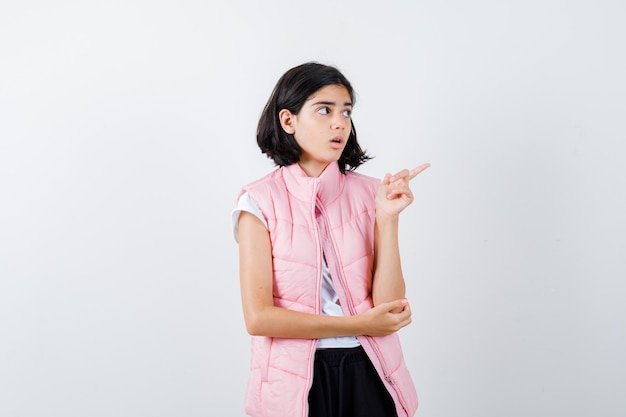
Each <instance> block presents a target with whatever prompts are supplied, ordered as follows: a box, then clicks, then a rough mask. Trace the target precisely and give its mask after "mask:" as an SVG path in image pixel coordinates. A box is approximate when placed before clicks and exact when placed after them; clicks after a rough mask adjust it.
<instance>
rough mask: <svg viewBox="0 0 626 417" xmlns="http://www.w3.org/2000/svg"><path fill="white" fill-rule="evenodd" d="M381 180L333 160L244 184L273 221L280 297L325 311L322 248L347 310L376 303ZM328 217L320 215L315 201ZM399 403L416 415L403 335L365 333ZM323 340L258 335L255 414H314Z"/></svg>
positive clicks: (252, 389) (288, 304)
mask: <svg viewBox="0 0 626 417" xmlns="http://www.w3.org/2000/svg"><path fill="white" fill-rule="evenodd" d="M378 183H379V181H378V180H376V179H374V178H370V177H367V176H364V175H361V174H357V173H354V172H346V174H345V175H344V174H341V172H340V171H339V167H338V165H337V163H332V164H330V165H329V166H328V167H327V168H326V169H325V170H324V172H323V173H322V174H321V175H320V176H319V177H317V178H314V177H308V176H307V175H306V174H305V173H304V171H302V169H301V168H300V166H299V165H298V164H293V165H290V166H288V167H283V168H279V169H277V170H275V171H274V172H272V173H270V174H269V175H267V176H265V177H263V178H261V179H260V180H258V181H255V182H253V183H251V184H249V185H247V186H246V187H244V188H243V190H242V193H243V192H244V191H248V193H249V194H250V196H251V197H252V199H253V200H254V201H255V202H256V203H257V204H258V205H259V207H260V208H261V211H262V212H263V215H264V216H265V219H266V220H267V224H268V228H269V232H270V239H271V243H272V256H273V266H274V303H275V305H277V306H280V307H283V308H288V309H291V310H296V311H302V312H306V313H311V314H319V313H320V284H321V276H322V269H321V265H322V248H324V249H325V254H326V261H327V263H328V266H329V268H330V271H331V274H332V277H333V282H334V285H335V288H336V290H337V293H338V295H339V300H340V302H341V306H342V309H343V311H344V314H345V315H355V314H359V313H362V312H364V311H366V310H368V309H370V308H372V306H373V304H372V298H371V282H372V265H373V257H374V219H375V193H376V188H377V186H378ZM316 202H317V206H318V207H319V209H320V211H321V216H322V218H323V220H324V221H323V222H322V225H323V227H320V226H319V225H318V222H317V221H316V215H315V206H316ZM358 339H359V342H360V343H361V345H362V346H363V348H364V350H365V352H366V353H367V355H368V356H369V358H370V360H371V361H372V363H373V364H374V367H375V368H376V370H377V371H378V373H379V375H380V377H381V379H382V380H383V381H384V383H385V386H386V387H387V389H388V391H389V393H390V394H391V396H392V398H393V399H394V402H395V404H396V409H397V412H398V416H399V417H411V416H413V415H414V413H415V411H416V409H417V394H416V392H415V388H414V386H413V382H412V380H411V377H410V375H409V371H408V369H407V367H406V365H405V363H404V358H403V355H402V349H401V347H400V341H399V338H398V335H397V334H392V335H390V336H385V337H370V336H360V337H358ZM315 348H316V341H315V340H310V339H281V338H272V337H263V336H253V337H252V348H251V355H252V356H251V365H250V377H249V380H248V387H247V392H246V412H247V413H248V414H249V415H251V416H253V417H307V415H308V392H309V388H310V386H311V382H312V372H313V357H314V353H315Z"/></svg>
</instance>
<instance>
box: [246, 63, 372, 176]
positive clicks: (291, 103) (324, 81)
mask: <svg viewBox="0 0 626 417" xmlns="http://www.w3.org/2000/svg"><path fill="white" fill-rule="evenodd" d="M327 85H342V86H344V87H345V88H346V89H347V90H348V94H350V99H351V100H352V103H354V101H355V97H354V90H353V89H352V85H350V82H349V81H348V79H347V78H346V77H345V76H344V75H343V74H342V73H341V72H339V70H338V69H337V68H335V67H332V66H329V65H323V64H318V63H316V62H307V63H305V64H302V65H298V66H297V67H294V68H291V69H290V70H289V71H287V72H286V73H285V74H283V76H282V77H281V78H280V79H279V80H278V83H277V84H276V87H274V91H273V92H272V95H271V96H270V99H269V100H268V102H267V104H266V105H265V108H264V109H263V113H262V114H261V118H260V119H259V125H258V127H257V136H256V139H257V144H258V145H259V148H261V152H263V153H264V154H266V155H267V156H268V157H269V158H270V159H272V160H273V161H274V163H275V164H276V165H278V166H281V167H282V166H287V165H291V164H294V163H296V162H298V161H299V160H300V157H301V155H302V148H300V145H298V143H297V142H296V139H295V138H294V136H293V135H292V134H289V133H287V132H285V130H284V129H283V128H282V126H281V124H280V120H279V118H278V113H279V112H280V111H281V110H283V109H287V110H289V111H290V112H291V113H293V114H298V113H299V112H300V110H301V109H302V106H303V105H304V102H305V101H307V99H308V98H309V97H311V96H312V95H313V94H315V92H317V91H318V90H319V89H321V88H323V87H326V86H327ZM350 125H351V130H350V136H349V137H348V142H347V143H346V147H345V148H344V150H343V152H342V154H341V157H339V161H338V163H339V169H340V170H341V172H342V173H345V172H346V169H349V170H350V171H354V170H355V169H356V168H357V167H358V166H359V165H361V164H362V163H364V162H365V161H367V160H369V159H371V157H370V156H368V155H367V154H366V153H365V151H363V150H362V149H361V146H360V145H359V143H358V142H357V139H356V130H355V128H354V123H353V122H352V120H350Z"/></svg>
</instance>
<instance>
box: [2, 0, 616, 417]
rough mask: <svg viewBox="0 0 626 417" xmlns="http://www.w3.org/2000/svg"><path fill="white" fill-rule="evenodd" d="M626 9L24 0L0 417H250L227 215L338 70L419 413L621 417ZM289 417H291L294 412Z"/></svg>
mask: <svg viewBox="0 0 626 417" xmlns="http://www.w3.org/2000/svg"><path fill="white" fill-rule="evenodd" d="M625 21H626V5H625V3H624V2H623V1H621V0H615V1H610V0H596V1H556V0H547V1H545V0H544V1H534V0H531V1H525V2H513V1H487V0H477V1H473V2H463V1H419V2H418V1H398V0H396V1H385V2H368V1H357V0H353V1H336V2H306V3H304V2H297V1H265V2H253V1H250V2H241V1H240V2H237V1H228V2H227V1H219V2H218V1H213V2H211V1H202V2H201V1H182V0H179V1H170V2H163V1H150V2H149V1H145V2H140V1H107V2H104V1H101V2H86V1H83V2H79V1H76V2H70V1H50V2H48V1H46V2H44V1H41V2H34V1H14V2H9V1H3V2H2V5H1V6H0V416H3V417H18V416H19V417H34V416H44V417H48V416H50V417H52V416H54V417H56V416H59V417H84V416H117V417H124V416H149V417H158V416H185V417H188V416H218V415H219V416H243V415H244V413H243V395H244V389H245V383H246V378H247V368H248V335H247V334H246V332H245V328H244V325H243V320H242V314H241V306H240V300H239V288H238V266H237V246H236V244H235V242H234V239H233V237H232V229H231V223H230V211H231V209H232V207H233V204H234V201H235V197H236V195H237V192H238V190H239V188H240V187H241V186H242V185H243V184H245V183H247V182H249V181H252V180H254V179H256V178H258V177H260V176H261V175H263V174H265V173H266V172H268V171H269V170H271V169H272V165H271V163H270V161H269V160H267V159H266V158H265V157H264V156H263V155H262V154H261V153H260V152H259V151H258V149H257V147H256V143H255V129H256V123H257V120H258V116H259V114H260V112H261V109H262V107H263V105H264V104H265V102H266V100H267V98H268V97H269V94H270V92H271V89H272V88H273V86H274V84H275V82H276V81H277V79H278V78H279V76H280V75H281V74H282V73H283V72H284V71H286V70H287V69H289V68H290V67H292V66H294V65H297V64H300V63H302V62H305V61H310V60H315V61H319V62H322V63H327V64H333V65H336V66H338V67H339V68H340V69H341V70H342V71H343V72H344V74H345V75H346V76H347V77H348V78H349V79H350V80H351V82H352V83H353V85H354V87H355V89H356V91H357V93H358V101H357V105H356V108H355V113H354V121H355V124H356V126H357V129H358V132H359V138H360V141H361V144H362V145H363V147H365V148H366V149H367V150H368V151H369V152H370V153H371V154H373V155H375V156H376V158H375V159H374V160H372V161H371V162H368V163H367V164H365V165H364V166H363V167H362V168H361V169H359V171H360V172H363V173H365V174H369V175H373V176H382V175H383V174H384V173H385V172H386V171H396V170H398V169H400V168H404V167H412V166H415V165H417V164H419V163H422V162H426V161H428V162H431V163H432V168H431V169H429V170H428V171H426V172H425V173H423V174H422V175H420V176H419V177H418V178H417V179H416V180H415V182H414V186H413V188H414V191H415V193H416V202H415V203H414V205H413V206H412V207H410V208H409V209H407V210H406V212H405V213H403V218H402V221H401V224H402V230H401V244H402V254H403V260H404V269H405V275H406V278H407V281H408V292H409V294H408V297H409V300H410V301H411V303H412V307H413V312H414V322H413V324H412V325H411V326H410V327H408V328H405V329H403V330H402V332H401V337H402V340H403V345H404V349H405V354H406V358H407V362H408V364H409V367H410V369H411V372H412V374H413V377H414V380H415V384H416V386H417V389H418V393H419V396H420V409H419V411H418V416H421V417H461V416H462V417H467V416H470V417H472V416H477V417H478V416H480V417H502V416H507V417H516V416H520V417H521V416H540V417H544V416H545V417H552V416H568V417H578V416H580V417H588V416H602V417H624V416H625V415H626V400H625V398H626V397H625V396H624V393H625V392H626V360H625V359H624V356H625V354H626V284H625V283H624V281H625V279H626V221H625V213H626V196H625V194H626V193H625V190H626V175H625V174H624V169H623V161H624V157H625V155H624V151H625V150H626V142H625V139H626V123H625V122H626V117H625V116H626V77H625V76H624V74H626V58H625V51H626V45H625V39H626V25H624V22H625ZM279 417H280V416H279Z"/></svg>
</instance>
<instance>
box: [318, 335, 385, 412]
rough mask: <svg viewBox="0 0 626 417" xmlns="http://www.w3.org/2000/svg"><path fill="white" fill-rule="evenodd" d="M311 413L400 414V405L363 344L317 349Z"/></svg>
mask: <svg viewBox="0 0 626 417" xmlns="http://www.w3.org/2000/svg"><path fill="white" fill-rule="evenodd" d="M309 417H397V414H396V407H395V404H394V403H393V400H392V399H391V396H390V395H389V392H387V388H385V386H384V385H383V382H382V381H381V380H380V377H379V376H378V373H377V372H376V369H375V368H374V365H372V363H371V362H370V360H369V358H368V357H367V355H366V354H365V351H364V350H363V348H362V347H360V346H359V347H356V348H346V349H344V348H338V349H320V350H318V351H317V352H315V363H314V365H313V385H312V386H311V391H310V392H309Z"/></svg>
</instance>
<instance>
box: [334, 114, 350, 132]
mask: <svg viewBox="0 0 626 417" xmlns="http://www.w3.org/2000/svg"><path fill="white" fill-rule="evenodd" d="M348 126H350V118H349V117H346V116H344V115H343V113H337V114H335V115H334V117H333V118H332V125H331V128H332V129H337V130H345V129H346V128H347V127H348Z"/></svg>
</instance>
